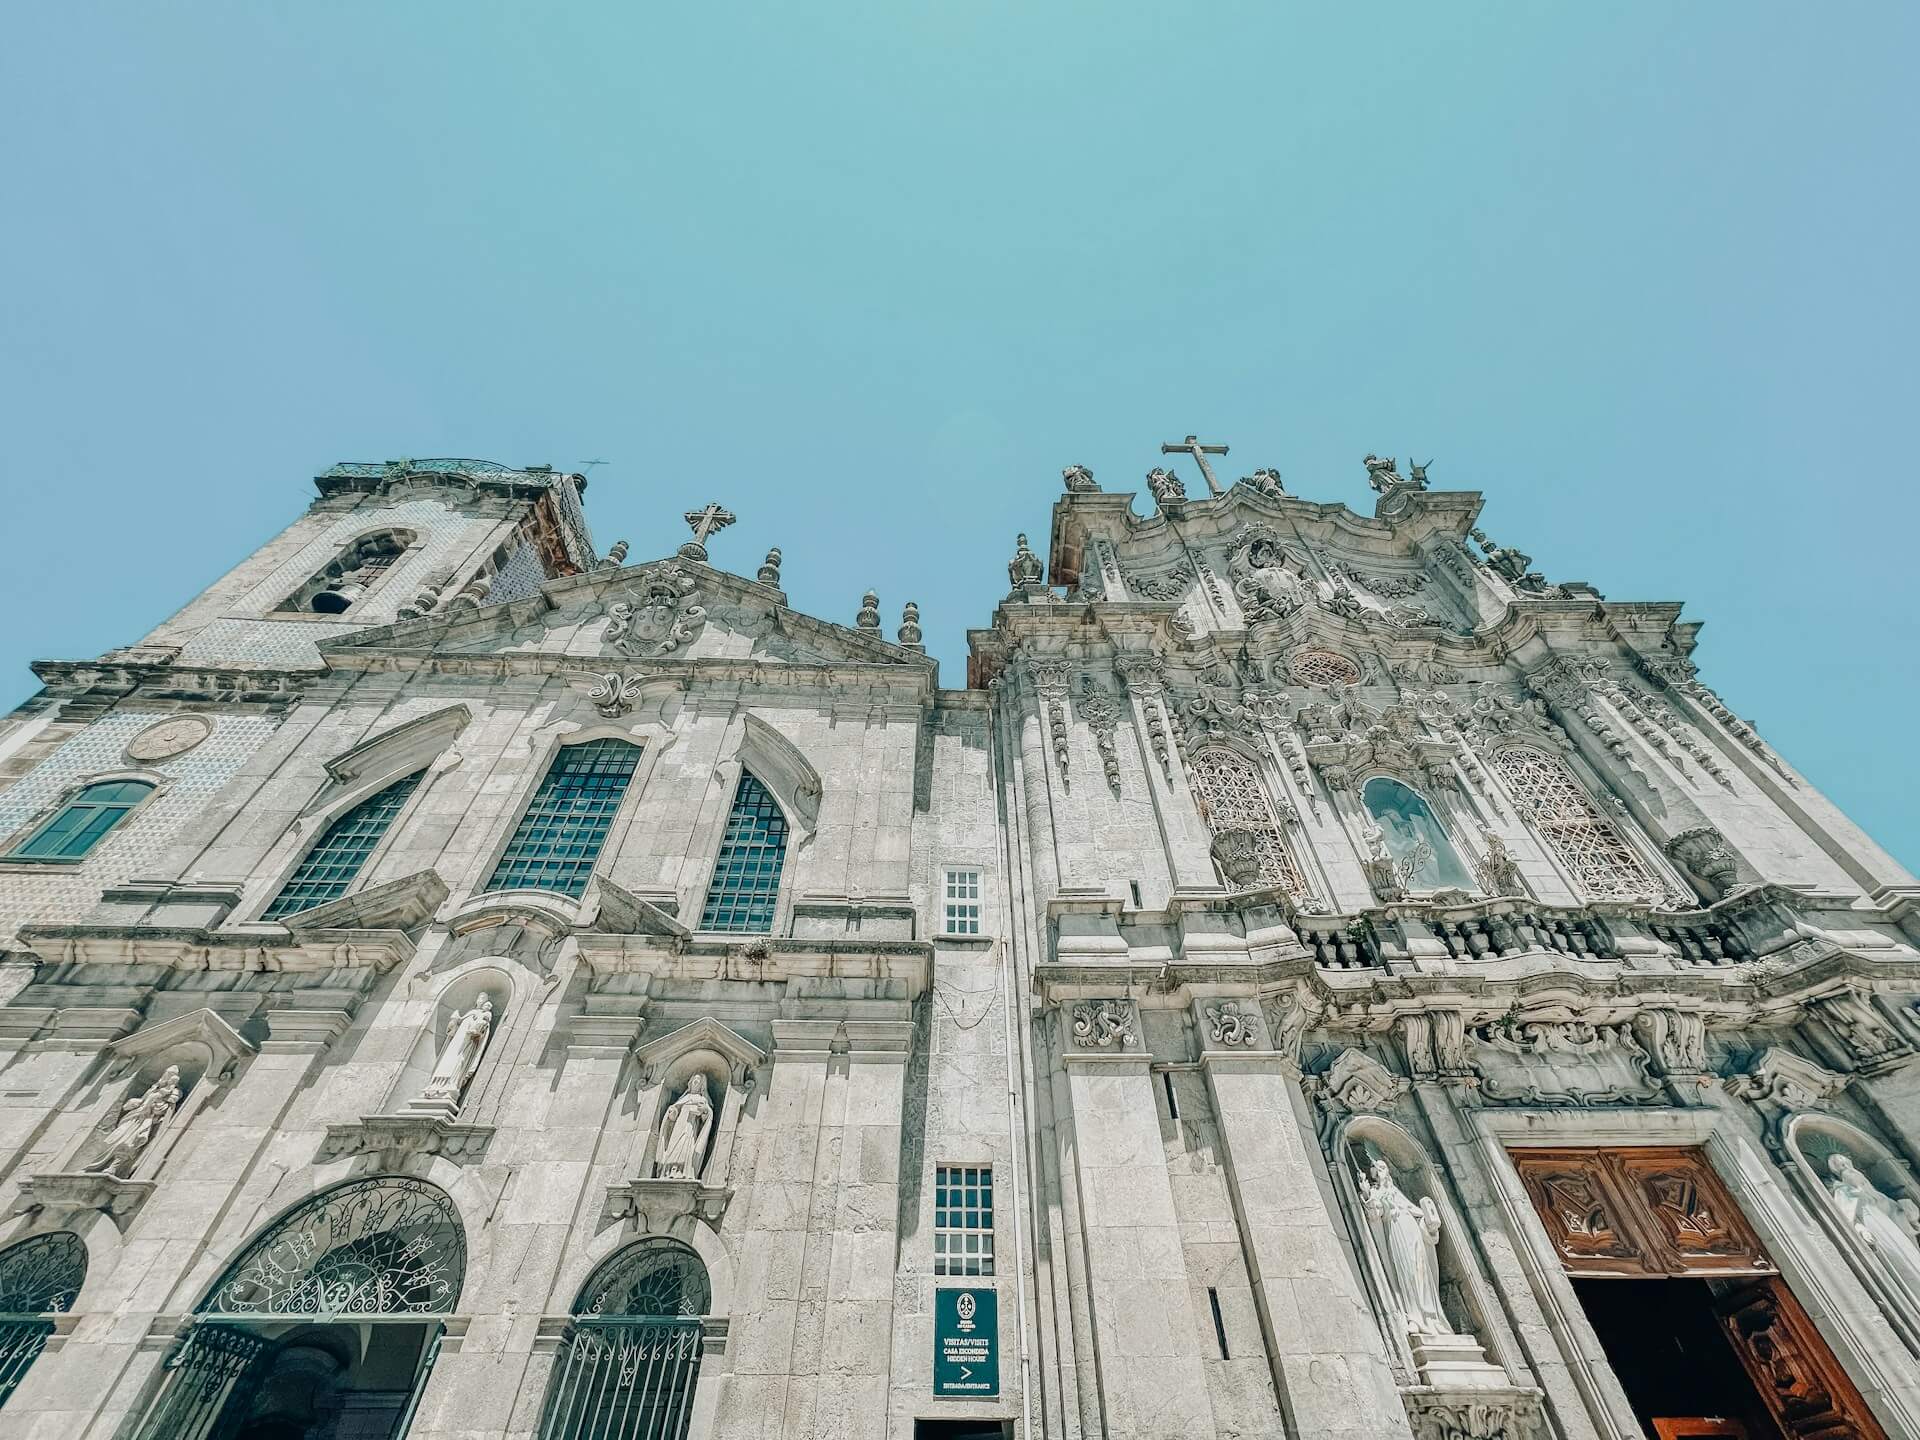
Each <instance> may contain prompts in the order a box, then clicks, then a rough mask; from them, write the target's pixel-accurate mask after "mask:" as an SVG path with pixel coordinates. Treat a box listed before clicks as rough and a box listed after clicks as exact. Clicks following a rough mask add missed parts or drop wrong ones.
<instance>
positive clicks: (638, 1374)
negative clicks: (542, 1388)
mask: <svg viewBox="0 0 1920 1440" xmlns="http://www.w3.org/2000/svg"><path fill="white" fill-rule="evenodd" d="M710 1301H711V1290H710V1288H709V1286H708V1283H707V1270H706V1266H704V1265H702V1264H701V1263H700V1257H699V1256H698V1255H695V1254H694V1253H693V1251H691V1250H689V1249H687V1248H686V1247H685V1246H684V1245H679V1244H675V1243H673V1242H672V1241H654V1242H642V1243H641V1244H638V1245H630V1246H628V1247H627V1248H626V1249H625V1250H622V1251H620V1252H619V1253H618V1254H616V1255H615V1256H614V1257H613V1258H612V1259H610V1260H608V1261H607V1262H606V1263H605V1264H603V1265H602V1266H601V1267H600V1268H599V1269H598V1270H596V1271H595V1272H594V1273H593V1276H592V1278H591V1279H589V1280H588V1281H587V1283H586V1286H585V1287H584V1288H583V1289H582V1290H581V1292H580V1303H579V1304H578V1305H577V1306H576V1307H575V1309H574V1314H575V1317H576V1318H575V1320H574V1323H573V1325H572V1327H571V1328H570V1329H569V1330H568V1331H567V1336H566V1339H565V1340H564V1341H562V1342H561V1347H560V1353H559V1355H558V1357H557V1358H556V1360H555V1362H554V1370H553V1380H552V1383H551V1384H550V1385H549V1386H548V1389H547V1402H546V1409H545V1413H544V1415H543V1416H542V1419H541V1422H540V1440H683V1437H684V1436H685V1435H686V1433H687V1425H688V1423H689V1422H690V1421H691V1419H692V1418H693V1392H694V1385H695V1383H696V1381H697V1380H698V1379H699V1376H700V1351H701V1346H702V1344H703V1343H704V1338H705V1337H704V1335H703V1333H702V1331H701V1328H700V1322H699V1320H698V1319H696V1318H695V1317H697V1316H700V1315H704V1314H705V1313H706V1311H707V1307H708V1305H709V1303H710Z"/></svg>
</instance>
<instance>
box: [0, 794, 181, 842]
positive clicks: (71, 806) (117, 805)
mask: <svg viewBox="0 0 1920 1440" xmlns="http://www.w3.org/2000/svg"><path fill="white" fill-rule="evenodd" d="M152 790H153V786H151V785H149V784H148V783H147V782H146V781H144V780H109V781H106V782H104V783H102V784H99V785H89V786H88V787H87V788H86V789H84V790H82V791H81V792H80V793H79V794H78V795H76V796H74V797H73V799H72V800H70V801H68V802H67V803H66V805H64V806H62V807H61V810H60V813H59V814H58V815H55V816H54V817H53V818H52V819H51V820H49V821H47V823H46V824H44V825H42V826H41V827H40V828H39V829H38V830H36V831H34V832H33V834H32V835H31V836H29V837H28V838H27V840H26V843H25V844H23V845H21V847H20V848H19V849H18V850H16V851H14V852H13V853H14V854H16V855H23V856H30V857H32V858H34V859H40V860H78V859H79V858H80V857H81V856H83V855H85V854H86V853H87V852H88V851H89V850H91V849H93V847H94V846H95V845H97V844H99V843H100V840H101V837H103V836H104V835H105V834H106V833H107V832H108V831H109V830H111V829H113V827H114V826H116V825H118V824H119V823H120V822H121V821H122V820H124V819H125V818H126V817H127V812H128V811H129V810H131V809H133V807H134V806H136V805H138V804H139V803H140V802H141V801H142V800H144V799H145V798H146V797H147V795H148V794H150V793H151V792H152Z"/></svg>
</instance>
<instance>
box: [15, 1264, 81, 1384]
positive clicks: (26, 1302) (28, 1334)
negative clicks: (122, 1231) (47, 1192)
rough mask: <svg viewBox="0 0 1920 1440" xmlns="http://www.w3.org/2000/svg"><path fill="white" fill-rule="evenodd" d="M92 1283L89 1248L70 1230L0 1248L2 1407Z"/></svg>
mask: <svg viewBox="0 0 1920 1440" xmlns="http://www.w3.org/2000/svg"><path fill="white" fill-rule="evenodd" d="M86 1279H87V1247H86V1245H85V1244H84V1243H83V1242H82V1241H81V1239H80V1237H79V1236H78V1235H76V1234H74V1233H73V1231H71V1230H53V1231H49V1232H48V1233H47V1234H44V1235H34V1236H30V1237H29V1238H27V1239H25V1240H22V1241H20V1242H19V1243H18V1244H17V1245H10V1246H8V1247H7V1248H6V1249H5V1250H0V1405H5V1404H6V1403H7V1397H8V1396H10V1395H12V1394H13V1392H14V1390H15V1388H16V1387H18V1385H19V1384H20V1381H21V1379H22V1378H23V1377H24V1376H25V1375H26V1373H27V1367H28V1366H30V1365H32V1364H33V1362H34V1361H35V1360H36V1359H38V1358H39V1355H40V1351H41V1349H42V1348H43V1347H44V1346H45V1345H46V1343H47V1337H48V1336H49V1335H51V1334H53V1317H54V1316H56V1315H63V1314H65V1313H66V1312H67V1311H69V1310H71V1309H72V1308H73V1302H74V1299H75V1297H76V1296H78V1295H79V1293H80V1287H81V1286H82V1285H84V1284H85V1283H86Z"/></svg>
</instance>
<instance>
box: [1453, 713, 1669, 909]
mask: <svg viewBox="0 0 1920 1440" xmlns="http://www.w3.org/2000/svg"><path fill="white" fill-rule="evenodd" d="M1487 763H1488V764H1489V765H1490V766H1491V767H1492V769H1493V771H1494V773H1495V774H1497V775H1498V776H1499V777H1500V778H1501V780H1503V781H1504V782H1506V786H1507V790H1508V792H1509V793H1510V794H1511V795H1512V796H1513V803H1514V804H1515V805H1516V806H1517V807H1518V808H1519V811H1520V814H1521V815H1522V816H1523V817H1524V818H1525V819H1527V820H1529V821H1531V822H1532V823H1533V828H1534V829H1535V830H1537V831H1539V832H1540V835H1541V837H1542V838H1543V839H1544V840H1545V841H1546V842H1547V844H1548V845H1550V846H1552V847H1553V852H1554V853H1555V854H1556V855H1558V856H1559V857H1560V860H1561V863H1562V864H1564V865H1565V866H1566V867H1567V869H1568V871H1569V872H1571V873H1572V875H1573V878H1574V881H1575V883H1577V884H1578V885H1579V886H1580V888H1581V889H1582V890H1584V891H1586V892H1587V894H1588V895H1590V896H1592V897H1593V898H1595V899H1600V900H1653V899H1658V898H1659V897H1660V896H1662V895H1664V894H1665V893H1666V889H1667V887H1666V886H1665V885H1664V884H1662V883H1661V882H1660V881H1659V880H1658V879H1656V878H1655V877H1654V875H1653V872H1652V871H1651V870H1649V869H1648V868H1647V865H1646V862H1645V861H1643V860H1642V859H1641V858H1640V856H1639V853H1638V852H1637V851H1635V850H1634V848H1633V846H1632V845H1630V844H1628V843H1627V839H1626V837H1625V836H1623V835H1622V834H1621V833H1620V832H1619V830H1617V829H1616V828H1614V826H1613V824H1612V823H1611V822H1609V821H1608V820H1607V819H1606V818H1605V817H1604V816H1602V815H1601V813H1600V812H1599V811H1598V810H1597V809H1595V808H1594V804H1593V802H1592V801H1591V800H1589V799H1588V798H1587V793H1586V791H1584V790H1582V789H1581V788H1580V782H1579V781H1577V780H1575V779H1574V778H1573V774H1572V772H1571V771H1569V770H1568V769H1567V767H1566V766H1565V764H1563V763H1562V762H1561V761H1560V760H1558V759H1556V758H1555V757H1554V756H1552V755H1549V754H1547V753H1546V752H1545V751H1542V750H1535V749H1533V748H1532V747H1531V746H1526V745H1510V746H1508V747H1507V748H1506V749H1504V750H1499V751H1496V752H1495V753H1494V754H1493V755H1492V756H1491V757H1490V758H1489V759H1488V762H1487Z"/></svg>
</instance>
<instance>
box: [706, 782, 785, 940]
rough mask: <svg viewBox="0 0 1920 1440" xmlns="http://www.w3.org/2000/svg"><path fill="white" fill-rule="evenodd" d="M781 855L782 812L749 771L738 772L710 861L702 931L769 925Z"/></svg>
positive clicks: (777, 892)
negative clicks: (716, 851)
mask: <svg viewBox="0 0 1920 1440" xmlns="http://www.w3.org/2000/svg"><path fill="white" fill-rule="evenodd" d="M786 859H787V817H786V816H785V815H784V814H782V813H781V811H780V806H779V805H778V804H777V803H775V801H774V798H773V796H772V794H771V793H770V792H769V791H768V790H767V787H766V786H764V785H762V784H761V783H760V782H759V781H758V780H757V779H755V778H754V776H753V774H752V772H751V771H747V770H742V771H741V772H740V785H739V788H738V789H736V790H735V791H734V792H733V812H732V813H731V814H730V815H728V816H727V833H726V835H725V837H724V838H723V839H722V840H721V841H720V855H719V858H718V859H716V860H715V861H714V864H713V881H712V883H711V884H709V885H708V886H707V903H706V907H705V908H704V909H703V910H702V911H701V913H700V928H701V929H702V930H731V931H746V932H749V933H765V932H767V931H770V930H772V929H773V907H774V903H775V902H776V901H777V900H778V899H779V898H780V867H781V866H782V865H784V864H785V863H786Z"/></svg>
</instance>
